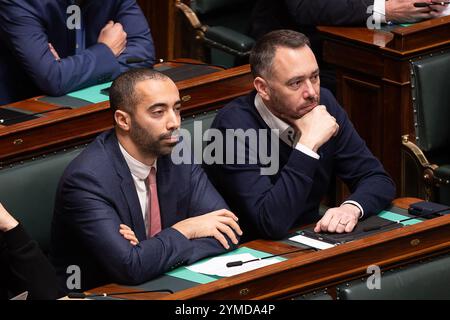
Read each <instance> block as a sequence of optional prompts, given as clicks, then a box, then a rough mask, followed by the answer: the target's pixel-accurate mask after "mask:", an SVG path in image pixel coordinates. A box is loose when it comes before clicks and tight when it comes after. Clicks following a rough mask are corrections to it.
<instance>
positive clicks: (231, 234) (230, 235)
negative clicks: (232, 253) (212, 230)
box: [216, 223, 238, 244]
mask: <svg viewBox="0 0 450 320" xmlns="http://www.w3.org/2000/svg"><path fill="white" fill-rule="evenodd" d="M216 228H217V229H218V230H219V231H220V232H222V233H224V234H226V235H227V236H228V238H230V240H231V242H233V243H234V244H238V239H237V238H236V235H235V234H234V232H233V230H231V228H230V227H229V226H227V225H225V224H222V223H219V224H218V226H217V227H216Z"/></svg>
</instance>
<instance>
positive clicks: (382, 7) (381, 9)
mask: <svg viewBox="0 0 450 320" xmlns="http://www.w3.org/2000/svg"><path fill="white" fill-rule="evenodd" d="M373 19H374V20H375V23H386V3H385V0H374V2H373Z"/></svg>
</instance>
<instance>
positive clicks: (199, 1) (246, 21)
mask: <svg viewBox="0 0 450 320" xmlns="http://www.w3.org/2000/svg"><path fill="white" fill-rule="evenodd" d="M255 2H256V1H255V0H191V1H190V5H189V6H188V5H186V4H185V3H183V2H181V1H180V0H177V1H176V3H175V5H176V7H177V8H178V9H180V10H181V12H183V14H184V16H185V17H186V18H187V19H188V21H189V23H190V25H191V26H192V28H194V30H195V33H196V39H197V40H199V41H200V42H201V43H202V44H204V45H205V46H206V47H208V48H209V50H208V51H207V53H206V54H205V56H206V59H207V60H208V62H209V63H211V64H216V65H222V66H224V67H232V66H237V65H241V64H245V63H247V61H248V56H249V54H250V50H251V49H252V47H253V45H254V44H255V41H254V39H253V38H251V37H250V36H249V35H248V32H249V30H250V16H251V11H252V9H253V6H254V3H255Z"/></svg>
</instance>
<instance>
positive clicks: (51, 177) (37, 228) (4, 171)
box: [0, 145, 84, 253]
mask: <svg viewBox="0 0 450 320" xmlns="http://www.w3.org/2000/svg"><path fill="white" fill-rule="evenodd" d="M83 149H84V145H83V146H79V147H75V148H71V149H64V150H61V151H58V152H54V153H50V154H45V155H42V156H40V157H37V158H33V159H29V160H26V161H23V162H19V163H15V164H12V165H8V166H5V167H0V181H1V183H0V202H2V204H3V205H4V206H5V208H6V209H7V210H8V211H9V212H10V213H11V214H12V215H13V216H14V217H16V218H17V219H18V220H20V222H21V223H22V224H23V226H24V227H25V229H26V230H27V232H28V233H29V234H30V236H31V237H32V238H33V239H35V240H36V241H37V242H38V244H39V246H40V247H41V249H42V250H43V251H44V252H46V253H47V252H48V250H49V246H50V227H51V221H52V217H53V205H54V202H55V195H56V188H57V186H58V182H59V179H60V178H61V175H62V173H63V172H64V170H65V168H66V166H67V165H68V164H69V163H70V161H72V160H73V159H74V158H75V157H76V156H77V155H78V154H79V153H80V152H81V151H82V150H83Z"/></svg>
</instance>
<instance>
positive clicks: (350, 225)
mask: <svg viewBox="0 0 450 320" xmlns="http://www.w3.org/2000/svg"><path fill="white" fill-rule="evenodd" d="M355 226H356V222H355V221H350V222H349V223H347V225H346V226H345V232H352V231H353V229H354V228H355Z"/></svg>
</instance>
